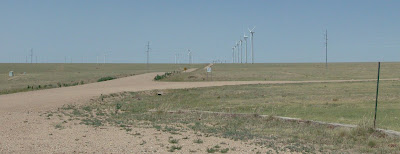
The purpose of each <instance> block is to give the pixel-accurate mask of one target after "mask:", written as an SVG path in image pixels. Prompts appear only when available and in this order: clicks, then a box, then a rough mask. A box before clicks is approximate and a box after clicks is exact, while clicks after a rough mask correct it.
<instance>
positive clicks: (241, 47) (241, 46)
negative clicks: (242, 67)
mask: <svg viewBox="0 0 400 154" xmlns="http://www.w3.org/2000/svg"><path fill="white" fill-rule="evenodd" d="M239 42H240V63H243V45H242V43H243V41H242V39H240V41H239Z"/></svg>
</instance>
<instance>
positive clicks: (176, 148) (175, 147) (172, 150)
mask: <svg viewBox="0 0 400 154" xmlns="http://www.w3.org/2000/svg"><path fill="white" fill-rule="evenodd" d="M181 149H182V146H175V145H173V146H171V148H170V149H169V150H168V152H174V151H175V150H181Z"/></svg>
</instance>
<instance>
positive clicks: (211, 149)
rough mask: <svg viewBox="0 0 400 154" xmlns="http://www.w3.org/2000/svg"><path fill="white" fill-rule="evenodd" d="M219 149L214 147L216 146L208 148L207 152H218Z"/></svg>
mask: <svg viewBox="0 0 400 154" xmlns="http://www.w3.org/2000/svg"><path fill="white" fill-rule="evenodd" d="M217 151H218V150H217V149H214V148H207V152H208V153H215V152H217Z"/></svg>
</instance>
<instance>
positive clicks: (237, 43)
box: [236, 41, 240, 63]
mask: <svg viewBox="0 0 400 154" xmlns="http://www.w3.org/2000/svg"><path fill="white" fill-rule="evenodd" d="M236 46H237V63H239V62H240V60H239V58H240V56H239V41H237V42H236Z"/></svg>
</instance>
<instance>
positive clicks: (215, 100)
mask: <svg viewBox="0 0 400 154" xmlns="http://www.w3.org/2000/svg"><path fill="white" fill-rule="evenodd" d="M381 86H382V92H381V97H380V98H381V101H380V105H379V110H378V127H380V128H390V129H394V130H400V127H399V125H398V119H397V117H396V116H397V114H396V113H397V112H396V111H398V110H399V106H398V105H397V104H398V100H399V98H398V97H400V96H398V95H397V94H398V93H399V87H400V83H399V82H394V81H384V82H382V84H381ZM373 87H374V83H373V82H368V83H365V82H359V83H326V84H325V83H324V84H321V83H312V84H285V85H279V84H277V85H243V86H222V87H210V88H197V89H178V90H164V91H163V95H157V94H158V93H159V91H156V90H153V91H142V92H124V93H118V94H110V95H103V96H102V97H101V98H98V99H96V100H92V101H91V102H90V103H87V104H84V105H79V106H78V105H67V106H64V107H63V108H60V109H59V111H58V112H54V113H51V114H62V115H63V116H66V117H70V120H78V121H80V123H81V124H85V125H90V126H93V127H100V126H116V127H121V128H122V129H125V130H126V131H127V132H129V127H126V126H134V127H146V128H148V127H152V128H154V129H156V130H159V131H165V132H170V133H171V134H176V133H179V132H180V131H183V128H189V129H192V130H193V131H195V132H202V133H204V134H206V135H211V136H217V137H224V138H229V139H232V140H240V141H243V142H248V143H249V144H256V145H258V146H260V147H261V148H262V147H265V148H272V149H274V151H271V152H307V153H318V152H321V153H330V152H345V153H394V152H398V151H400V139H399V138H398V137H391V136H387V135H386V134H383V133H380V132H377V131H375V130H374V129H373V128H372V115H371V113H372V111H373V108H374V107H373V106H374V95H373V94H374V90H373V89H374V88H373ZM370 89H371V90H370ZM184 110H203V111H216V112H226V113H229V114H213V113H200V112H182V111H184ZM169 111H177V112H173V113H172V112H169ZM238 113H250V114H238ZM260 114H267V115H270V116H268V117H266V118H263V117H261V116H259V115H260ZM276 115H279V116H290V117H298V118H303V119H310V120H320V121H327V122H341V123H351V124H356V125H358V127H357V128H354V129H350V128H340V127H330V126H325V125H316V124H313V123H308V122H294V121H283V120H280V119H278V118H275V116H276ZM58 127H59V128H62V126H58ZM169 143H171V144H177V145H176V146H175V147H170V151H171V152H173V151H175V152H176V150H179V149H180V146H179V145H178V144H179V140H178V139H173V138H171V139H169ZM193 143H194V144H202V141H201V140H193ZM228 151H229V149H225V147H224V148H220V147H218V146H216V147H207V148H206V149H204V152H209V153H212V152H221V153H222V152H228Z"/></svg>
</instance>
